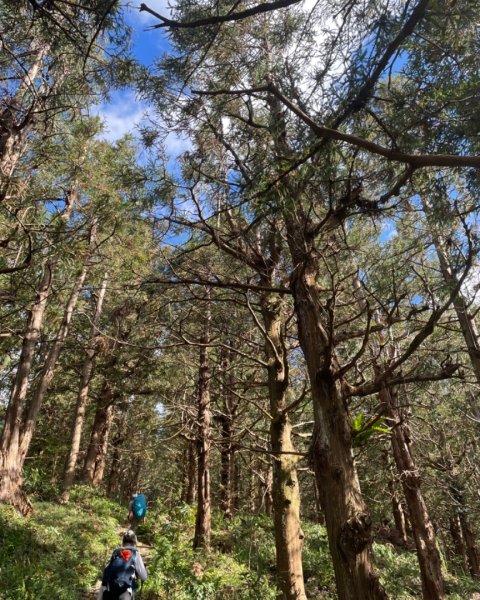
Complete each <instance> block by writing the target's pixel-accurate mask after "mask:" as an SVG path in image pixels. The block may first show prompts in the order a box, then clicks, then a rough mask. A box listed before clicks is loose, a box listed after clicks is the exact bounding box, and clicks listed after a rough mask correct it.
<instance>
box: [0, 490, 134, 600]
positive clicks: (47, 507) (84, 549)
mask: <svg viewBox="0 0 480 600" xmlns="http://www.w3.org/2000/svg"><path fill="white" fill-rule="evenodd" d="M120 511H121V508H120V507H119V506H118V505H116V504H114V503H112V502H110V501H108V500H105V499H104V498H102V497H101V496H99V495H96V494H93V493H92V492H91V491H87V490H82V488H76V489H74V490H73V492H72V496H71V502H70V503H69V504H68V505H67V506H61V505H59V504H53V503H46V502H36V503H34V513H33V516H32V517H31V518H29V519H23V518H22V517H20V516H18V514H17V513H16V512H15V511H14V510H13V509H11V508H10V507H6V506H0V547H1V548H2V565H1V572H2V575H3V581H4V585H3V591H2V592H1V594H0V598H1V599H2V600H20V599H21V600H34V599H35V600H52V599H55V600H77V599H78V600H81V599H82V600H84V599H85V596H86V594H87V593H88V592H89V591H90V590H91V588H92V586H93V585H94V583H95V581H96V579H97V578H98V575H99V572H100V571H101V569H102V566H103V565H104V564H105V562H106V560H107V559H108V557H109V554H110V552H111V549H112V548H113V547H115V546H116V545H118V542H119V539H118V533H117V529H118V518H119V516H120ZM124 512H125V511H123V514H124Z"/></svg>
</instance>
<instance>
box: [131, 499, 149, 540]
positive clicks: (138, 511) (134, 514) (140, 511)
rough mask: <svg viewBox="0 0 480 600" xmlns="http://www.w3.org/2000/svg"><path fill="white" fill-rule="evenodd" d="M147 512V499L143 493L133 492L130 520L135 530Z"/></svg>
mask: <svg viewBox="0 0 480 600" xmlns="http://www.w3.org/2000/svg"><path fill="white" fill-rule="evenodd" d="M146 512H147V499H146V498H145V496H144V495H143V494H133V496H132V499H131V500H130V502H129V504H128V521H129V523H130V527H131V528H132V529H133V531H136V530H137V525H138V524H139V523H141V522H143V520H144V519H145V514H146Z"/></svg>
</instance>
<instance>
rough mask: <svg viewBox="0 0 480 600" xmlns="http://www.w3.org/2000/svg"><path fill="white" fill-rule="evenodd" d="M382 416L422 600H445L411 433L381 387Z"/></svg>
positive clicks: (393, 397) (393, 393)
mask: <svg viewBox="0 0 480 600" xmlns="http://www.w3.org/2000/svg"><path fill="white" fill-rule="evenodd" d="M380 401H381V402H382V414H384V415H385V417H386V418H387V420H388V424H389V425H390V427H391V431H392V434H391V441H392V450H393V457H394V460H395V464H396V466H397V469H398V474H399V478H400V481H401V482H402V488H403V494H404V496H405V501H406V503H407V506H408V513H409V516H410V523H411V526H412V534H413V539H414V541H415V546H416V549H417V557H418V563H419V565H420V575H421V579H422V592H423V597H424V598H425V600H443V599H444V598H446V595H445V591H444V586H443V577H442V564H441V560H440V553H439V551H438V547H437V541H436V536H435V531H434V529H433V525H432V522H431V519H430V516H429V514H428V510H427V506H426V504H425V500H424V498H423V495H422V491H421V489H420V473H419V471H418V469H417V465H416V464H415V460H414V458H413V455H412V452H411V440H410V432H409V430H408V426H407V424H406V423H405V420H404V419H402V418H401V417H400V415H399V413H398V409H397V390H396V389H393V388H388V387H386V386H384V387H383V388H382V390H381V391H380Z"/></svg>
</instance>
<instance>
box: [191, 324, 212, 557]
mask: <svg viewBox="0 0 480 600" xmlns="http://www.w3.org/2000/svg"><path fill="white" fill-rule="evenodd" d="M209 319H210V315H208V316H207V322H206V323H205V325H204V333H203V335H202V337H201V339H200V344H201V345H200V361H199V371H198V412H197V423H198V426H197V476H198V483H197V515H196V519H195V537H194V539H193V547H194V548H208V547H209V545H210V535H211V527H212V523H211V521H212V507H211V496H210V492H211V490H210V447H211V439H210V438H211V431H210V430H211V423H212V409H211V402H210V366H209V360H208V342H209V323H208V321H209Z"/></svg>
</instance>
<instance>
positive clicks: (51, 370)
mask: <svg viewBox="0 0 480 600" xmlns="http://www.w3.org/2000/svg"><path fill="white" fill-rule="evenodd" d="M90 258H91V257H90V254H88V255H87V257H86V258H85V261H84V265H83V268H82V270H81V272H80V274H79V276H78V277H77V279H76V281H75V283H74V286H73V289H72V291H71V294H70V297H69V299H68V302H67V305H66V306H65V310H64V313H63V319H62V323H61V325H60V328H59V330H58V333H57V336H56V338H55V340H54V341H53V342H52V344H51V346H50V349H49V351H48V354H47V358H46V360H45V364H44V366H43V368H42V371H41V373H40V379H39V381H38V383H37V386H36V387H35V390H34V392H33V395H32V398H31V400H30V402H29V405H28V411H27V415H26V419H25V422H24V425H23V428H22V435H21V439H20V460H21V465H20V468H23V463H24V461H25V458H26V456H27V454H28V449H29V448H30V442H31V440H32V436H33V433H34V431H35V426H36V423H37V418H38V413H39V411H40V408H41V406H42V403H43V400H44V398H45V395H46V393H47V390H48V388H49V386H50V384H51V382H52V379H53V376H54V374H55V367H56V364H57V361H58V357H59V356H60V352H61V351H62V349H63V346H64V344H65V339H66V337H67V335H68V330H69V329H70V322H71V320H72V316H73V311H74V310H75V306H76V305H77V302H78V297H79V295H80V292H81V290H82V287H83V284H84V282H85V278H86V276H87V272H88V269H89V262H90Z"/></svg>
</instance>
